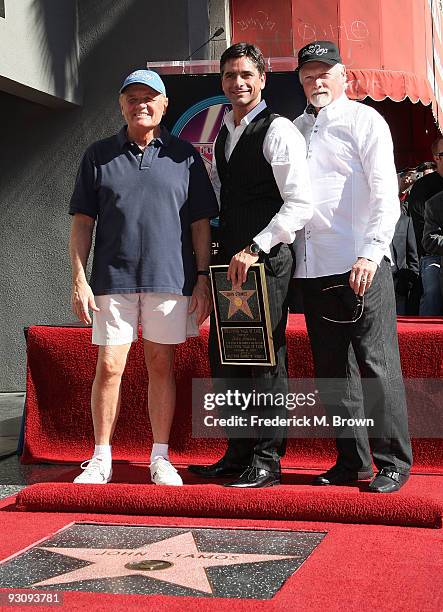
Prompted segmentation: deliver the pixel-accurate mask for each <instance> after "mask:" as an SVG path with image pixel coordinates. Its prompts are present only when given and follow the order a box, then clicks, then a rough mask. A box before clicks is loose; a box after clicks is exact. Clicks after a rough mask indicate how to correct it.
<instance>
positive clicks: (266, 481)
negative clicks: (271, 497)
mask: <svg viewBox="0 0 443 612" xmlns="http://www.w3.org/2000/svg"><path fill="white" fill-rule="evenodd" d="M279 484H280V472H269V470H264V469H263V468H257V467H254V466H251V467H248V468H246V470H245V471H244V472H243V474H241V476H240V478H239V479H238V480H234V482H228V484H226V485H225V487H236V488H237V489H262V488H264V487H274V486H275V485H279Z"/></svg>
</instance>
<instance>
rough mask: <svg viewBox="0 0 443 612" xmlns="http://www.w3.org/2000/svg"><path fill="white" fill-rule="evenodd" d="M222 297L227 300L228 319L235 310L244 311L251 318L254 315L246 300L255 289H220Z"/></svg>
mask: <svg viewBox="0 0 443 612" xmlns="http://www.w3.org/2000/svg"><path fill="white" fill-rule="evenodd" d="M220 293H221V294H222V296H223V297H225V298H226V299H228V300H229V312H228V319H230V318H231V317H232V315H234V314H235V313H236V312H237V310H241V312H244V313H245V315H246V316H248V317H249V318H251V319H253V318H254V315H253V314H252V312H251V309H250V308H249V304H248V300H249V299H250V298H251V297H252V296H253V295H254V293H256V290H255V289H248V290H241V291H220Z"/></svg>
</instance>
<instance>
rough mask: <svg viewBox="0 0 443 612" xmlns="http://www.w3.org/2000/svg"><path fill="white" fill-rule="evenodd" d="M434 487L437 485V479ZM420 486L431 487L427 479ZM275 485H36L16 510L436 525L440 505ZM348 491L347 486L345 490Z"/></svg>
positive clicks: (423, 498) (421, 498)
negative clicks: (237, 487)
mask: <svg viewBox="0 0 443 612" xmlns="http://www.w3.org/2000/svg"><path fill="white" fill-rule="evenodd" d="M438 481H439V482H438V484H437V486H441V479H438ZM422 485H423V486H428V487H430V486H432V485H434V489H435V488H436V484H435V483H431V482H430V481H427V482H426V483H422ZM302 488H303V487H297V486H294V485H290V486H280V487H278V489H277V488H275V489H274V488H273V489H261V490H245V491H239V490H233V489H229V488H226V487H221V486H220V485H194V486H184V487H180V488H178V487H158V486H155V485H133V484H112V483H110V484H108V485H106V486H102V485H89V486H85V485H74V484H71V483H40V484H35V485H31V486H30V487H27V488H26V489H25V490H24V491H22V492H21V493H19V494H18V496H17V509H18V510H25V511H34V512H35V511H37V512H39V511H40V512H41V511H44V512H92V513H97V512H98V513H105V514H114V513H115V514H140V515H147V516H152V515H161V516H197V517H208V518H218V517H220V518H223V517H227V516H229V517H231V518H233V517H236V518H249V519H279V520H298V521H328V522H340V523H369V524H375V525H400V526H402V525H403V526H408V527H431V528H441V526H442V515H443V503H441V501H440V503H439V502H438V501H436V500H434V499H432V498H431V497H430V496H429V493H430V491H429V490H428V491H427V492H426V493H427V495H411V494H410V493H409V494H408V493H407V492H406V491H405V492H404V493H403V492H399V493H397V494H393V495H376V494H373V493H361V492H360V491H359V489H358V488H353V487H341V490H338V491H337V488H336V487H335V488H329V487H324V488H323V487H317V488H315V490H313V489H314V487H304V489H310V490H307V491H306V490H300V489H302ZM346 489H348V490H346Z"/></svg>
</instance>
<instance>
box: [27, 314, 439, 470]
mask: <svg viewBox="0 0 443 612" xmlns="http://www.w3.org/2000/svg"><path fill="white" fill-rule="evenodd" d="M442 323H443V319H420V318H412V319H410V318H400V319H399V324H398V329H399V341H400V352H401V357H402V367H403V373H404V376H405V377H407V378H439V377H441V375H442V371H443V370H442V368H443V325H442ZM207 333H208V329H207V328H203V329H202V331H201V335H200V337H199V338H192V339H190V340H189V341H188V342H187V343H186V344H185V345H181V346H180V347H179V348H178V351H177V359H176V373H177V383H178V385H177V388H178V392H177V398H178V403H177V411H176V418H175V421H174V425H173V431H172V436H171V457H172V459H173V461H175V462H176V463H178V464H182V465H183V464H186V463H189V462H191V461H192V462H196V463H198V462H205V461H211V460H213V459H215V458H218V457H219V456H220V454H221V453H222V452H223V448H224V442H223V441H222V440H202V439H195V438H193V437H192V434H191V418H190V406H191V391H192V387H191V385H192V379H193V378H205V377H208V376H209V366H208V360H207V348H206V345H207ZM90 335H91V331H90V329H86V328H61V327H40V326H35V327H31V328H29V331H28V342H27V343H28V375H27V400H26V428H25V442H24V453H23V457H22V460H23V462H25V463H32V462H37V463H38V462H63V461H66V462H80V461H82V460H84V459H85V458H86V457H87V456H88V455H89V453H90V452H91V450H92V444H93V440H92V423H91V417H90V410H89V401H90V390H91V385H92V380H93V377H94V368H95V360H96V350H97V349H96V347H93V346H91V344H90ZM287 335H288V354H289V375H290V376H291V377H294V378H304V377H312V358H311V353H310V349H309V342H308V339H307V335H306V329H305V324H304V319H303V317H302V316H301V315H291V317H290V324H289V327H288V332H287ZM147 414H148V410H147V375H146V372H145V368H144V364H143V358H142V345H141V342H138V343H136V345H135V346H134V347H133V348H132V349H131V352H130V355H129V358H128V366H127V368H126V372H125V374H124V377H123V384H122V410H121V415H120V419H119V422H118V425H117V429H116V433H115V438H114V442H113V453H114V458H115V459H117V460H125V461H131V462H137V461H144V460H146V453H147V448H148V446H149V440H150V439H151V432H150V427H149V422H148V417H147ZM134 423H137V427H134ZM413 444H414V455H415V457H414V459H415V463H414V470H415V471H416V472H420V471H427V472H434V473H443V465H442V456H443V453H442V441H441V440H439V439H417V440H414V441H413ZM334 457H335V452H334V443H333V441H332V440H319V439H315V440H312V439H309V440H303V439H295V440H290V441H289V444H288V450H287V454H286V457H285V459H284V465H285V466H290V467H305V468H319V467H325V466H329V465H330V464H331V463H332V462H333V460H334Z"/></svg>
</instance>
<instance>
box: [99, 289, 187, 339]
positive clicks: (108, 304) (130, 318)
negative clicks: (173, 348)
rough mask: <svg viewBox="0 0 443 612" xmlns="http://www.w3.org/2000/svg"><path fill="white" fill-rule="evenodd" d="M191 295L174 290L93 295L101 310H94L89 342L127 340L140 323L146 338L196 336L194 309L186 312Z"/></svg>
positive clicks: (131, 337) (135, 333)
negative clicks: (176, 292) (180, 293)
mask: <svg viewBox="0 0 443 612" xmlns="http://www.w3.org/2000/svg"><path fill="white" fill-rule="evenodd" d="M190 299H191V298H190V297H187V296H184V295H176V294H174V293H123V294H111V295H97V296H95V303H96V304H97V307H98V308H100V312H94V313H93V318H92V319H93V320H92V343H93V344H99V345H101V346H107V345H116V344H129V343H131V342H135V341H136V340H137V338H138V326H139V324H141V326H142V336H143V338H144V339H145V340H150V341H151V342H157V343H159V344H180V343H181V342H184V341H185V340H186V338H187V337H191V336H198V326H197V323H196V319H195V312H193V313H192V314H189V313H188V307H189V301H190Z"/></svg>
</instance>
